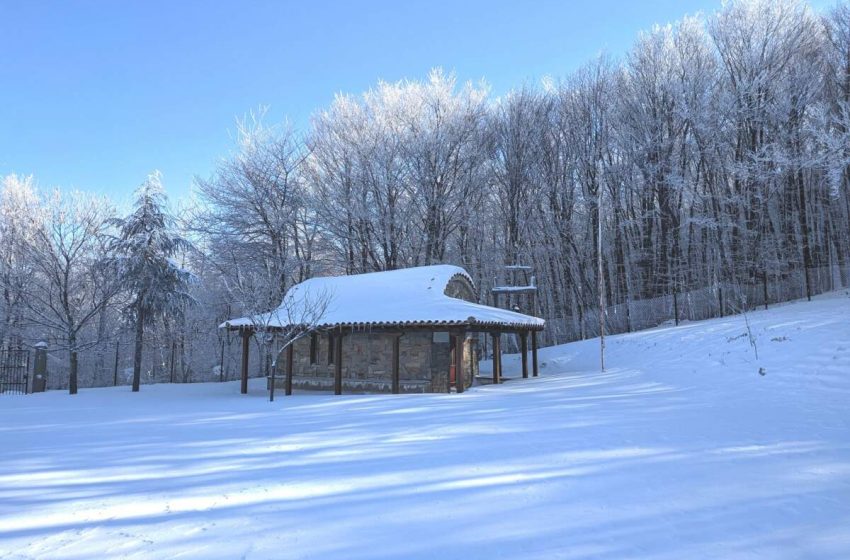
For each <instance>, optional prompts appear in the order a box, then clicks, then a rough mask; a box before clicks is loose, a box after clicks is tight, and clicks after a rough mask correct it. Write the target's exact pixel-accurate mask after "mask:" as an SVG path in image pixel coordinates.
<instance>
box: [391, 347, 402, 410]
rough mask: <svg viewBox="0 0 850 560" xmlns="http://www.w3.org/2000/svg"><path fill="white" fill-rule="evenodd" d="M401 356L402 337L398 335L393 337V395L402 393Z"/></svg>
mask: <svg viewBox="0 0 850 560" xmlns="http://www.w3.org/2000/svg"><path fill="white" fill-rule="evenodd" d="M400 355H401V335H397V336H394V337H393V364H392V368H393V371H392V375H393V389H392V390H393V395H397V394H399V392H400V391H401V373H400V369H401V364H400V363H399V362H400Z"/></svg>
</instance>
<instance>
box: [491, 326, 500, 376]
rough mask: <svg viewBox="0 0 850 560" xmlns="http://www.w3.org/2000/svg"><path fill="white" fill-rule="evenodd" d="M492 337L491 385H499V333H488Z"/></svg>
mask: <svg viewBox="0 0 850 560" xmlns="http://www.w3.org/2000/svg"><path fill="white" fill-rule="evenodd" d="M490 336H492V337H493V384H494V385H497V384H499V383H501V379H502V371H501V370H502V343H501V337H502V335H501V333H497V332H494V333H490Z"/></svg>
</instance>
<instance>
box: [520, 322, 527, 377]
mask: <svg viewBox="0 0 850 560" xmlns="http://www.w3.org/2000/svg"><path fill="white" fill-rule="evenodd" d="M519 352H520V354H521V355H522V356H521V357H522V378H523V379H528V331H522V332H521V333H519Z"/></svg>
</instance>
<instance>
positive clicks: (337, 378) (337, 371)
mask: <svg viewBox="0 0 850 560" xmlns="http://www.w3.org/2000/svg"><path fill="white" fill-rule="evenodd" d="M334 342H335V344H334V350H335V351H336V359H334V395H341V394H342V333H339V335H337V337H336V340H335V341H334Z"/></svg>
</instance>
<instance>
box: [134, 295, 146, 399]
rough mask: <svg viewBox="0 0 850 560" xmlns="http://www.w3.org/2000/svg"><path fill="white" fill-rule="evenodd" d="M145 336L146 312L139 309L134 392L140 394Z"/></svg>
mask: <svg viewBox="0 0 850 560" xmlns="http://www.w3.org/2000/svg"><path fill="white" fill-rule="evenodd" d="M144 336H145V312H144V310H143V309H142V308H141V307H139V312H138V313H137V314H136V348H135V350H134V352H133V392H134V393H138V392H139V383H140V382H141V379H142V346H143V342H144Z"/></svg>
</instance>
